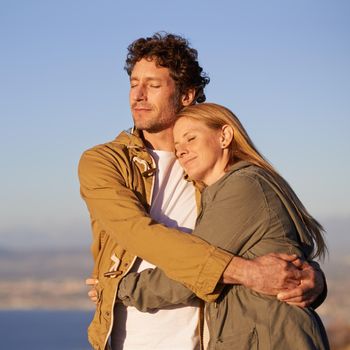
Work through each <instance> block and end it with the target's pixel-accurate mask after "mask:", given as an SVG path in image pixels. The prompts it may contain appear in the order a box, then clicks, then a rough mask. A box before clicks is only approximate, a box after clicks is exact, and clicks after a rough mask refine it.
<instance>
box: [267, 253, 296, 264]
mask: <svg viewBox="0 0 350 350" xmlns="http://www.w3.org/2000/svg"><path fill="white" fill-rule="evenodd" d="M269 255H270V256H273V257H275V258H278V259H281V260H284V261H289V262H293V261H294V260H295V259H298V256H297V255H296V254H285V253H270V254H269Z"/></svg>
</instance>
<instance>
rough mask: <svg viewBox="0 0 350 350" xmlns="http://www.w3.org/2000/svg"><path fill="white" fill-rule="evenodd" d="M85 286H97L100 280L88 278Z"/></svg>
mask: <svg viewBox="0 0 350 350" xmlns="http://www.w3.org/2000/svg"><path fill="white" fill-rule="evenodd" d="M85 284H86V285H87V286H95V285H96V284H98V279H96V278H87V279H86V280H85Z"/></svg>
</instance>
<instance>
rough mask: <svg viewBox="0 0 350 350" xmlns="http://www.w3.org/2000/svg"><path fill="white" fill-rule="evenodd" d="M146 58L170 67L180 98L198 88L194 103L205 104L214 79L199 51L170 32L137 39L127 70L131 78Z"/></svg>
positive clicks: (126, 63) (129, 56) (127, 62)
mask: <svg viewBox="0 0 350 350" xmlns="http://www.w3.org/2000/svg"><path fill="white" fill-rule="evenodd" d="M142 58H147V59H155V60H156V63H157V64H158V65H159V66H161V67H166V68H168V69H169V71H170V76H171V77H172V78H173V79H174V81H175V84H176V87H177V89H178V93H179V94H180V95H182V94H185V93H186V92H187V91H188V89H191V88H194V89H195V91H196V94H195V98H194V102H198V103H200V102H204V101H205V94H204V87H205V86H206V85H207V84H208V83H209V81H210V79H209V77H208V76H207V74H206V73H205V72H203V69H202V67H201V66H200V65H199V63H198V53H197V50H195V49H193V48H191V47H190V46H189V42H188V41H187V40H186V39H184V38H183V37H181V36H178V35H174V34H169V33H155V34H154V35H153V36H152V37H148V38H140V39H137V40H135V41H134V42H133V43H132V44H131V45H129V47H128V55H127V58H126V61H125V67H124V68H125V70H126V71H127V73H128V75H129V76H130V75H131V72H132V70H133V69H134V66H135V64H136V63H137V62H138V61H140V60H141V59H142Z"/></svg>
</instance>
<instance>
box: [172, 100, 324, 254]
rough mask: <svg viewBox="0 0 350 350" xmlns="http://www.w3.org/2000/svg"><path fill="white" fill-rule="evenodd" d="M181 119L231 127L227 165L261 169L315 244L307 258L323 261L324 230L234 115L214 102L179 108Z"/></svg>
mask: <svg viewBox="0 0 350 350" xmlns="http://www.w3.org/2000/svg"><path fill="white" fill-rule="evenodd" d="M183 117H187V118H191V119H194V120H197V121H200V122H203V123H204V124H205V125H206V126H208V127H209V128H211V129H213V130H220V129H221V128H222V127H223V126H224V125H229V126H231V127H232V129H233V133H234V137H233V140H232V142H231V144H230V161H229V162H230V163H229V164H228V165H232V164H234V163H236V162H238V161H240V160H244V161H248V162H249V163H252V164H254V165H256V166H258V167H260V168H262V169H264V170H265V171H266V172H267V174H268V175H269V176H271V177H272V179H273V180H274V182H275V183H276V184H277V186H278V187H279V190H280V191H281V192H282V193H283V195H284V196H285V197H286V199H287V200H288V201H289V202H290V203H291V204H292V206H293V207H294V209H295V210H296V212H297V213H298V215H299V217H300V219H301V220H302V221H303V223H304V224H305V226H306V228H307V231H308V232H306V234H307V235H308V236H309V237H308V238H309V239H310V241H312V242H314V244H315V245H316V248H314V251H313V253H312V256H311V257H312V258H315V257H320V258H324V256H325V253H326V251H327V247H326V244H325V241H324V239H323V232H324V229H323V227H322V225H321V224H320V223H319V222H318V221H317V220H315V219H314V218H313V217H312V216H311V215H310V214H309V213H308V211H307V210H306V208H305V207H304V205H303V204H302V203H301V201H300V199H299V198H298V196H297V195H296V194H295V192H294V191H293V190H292V188H291V187H290V185H289V184H288V182H287V181H286V180H284V179H283V177H282V176H281V175H279V174H278V172H277V171H276V170H275V169H274V167H273V166H272V165H271V164H270V163H269V162H268V161H267V160H266V159H265V158H264V157H263V156H262V155H261V153H260V152H259V151H258V150H257V148H256V147H255V146H254V143H253V142H252V140H251V139H250V137H249V135H248V134H247V132H246V130H245V129H244V127H243V125H242V124H241V122H240V121H239V119H238V118H237V117H236V116H235V115H234V113H232V112H231V111H230V110H229V109H228V108H226V107H223V106H220V105H218V104H215V103H201V104H196V105H191V106H188V107H185V108H184V109H182V110H181V111H180V112H179V113H178V115H177V118H178V119H179V118H183Z"/></svg>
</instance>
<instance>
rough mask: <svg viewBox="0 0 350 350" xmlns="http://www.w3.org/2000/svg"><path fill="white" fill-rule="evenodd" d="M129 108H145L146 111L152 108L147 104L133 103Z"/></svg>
mask: <svg viewBox="0 0 350 350" xmlns="http://www.w3.org/2000/svg"><path fill="white" fill-rule="evenodd" d="M131 108H132V109H134V108H146V109H152V108H153V106H152V105H150V104H148V103H144V102H142V103H140V102H134V103H132V104H131Z"/></svg>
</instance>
